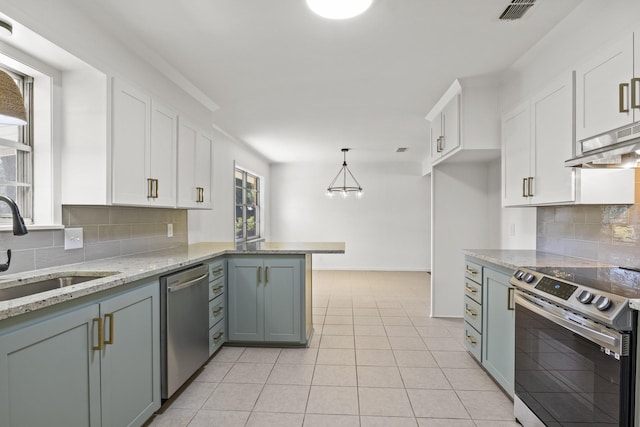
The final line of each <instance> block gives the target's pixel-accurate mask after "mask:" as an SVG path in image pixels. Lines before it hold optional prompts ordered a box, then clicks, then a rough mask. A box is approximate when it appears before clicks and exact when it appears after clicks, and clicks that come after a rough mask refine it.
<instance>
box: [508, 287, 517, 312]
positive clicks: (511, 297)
mask: <svg viewBox="0 0 640 427" xmlns="http://www.w3.org/2000/svg"><path fill="white" fill-rule="evenodd" d="M514 296H515V288H507V310H515V309H516V302H515V298H514Z"/></svg>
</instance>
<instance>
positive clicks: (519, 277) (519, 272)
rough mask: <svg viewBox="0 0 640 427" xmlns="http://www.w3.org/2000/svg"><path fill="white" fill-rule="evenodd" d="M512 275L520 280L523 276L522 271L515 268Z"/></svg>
mask: <svg viewBox="0 0 640 427" xmlns="http://www.w3.org/2000/svg"><path fill="white" fill-rule="evenodd" d="M513 277H515V278H516V279H518V280H522V277H524V271H522V270H516V272H515V273H514V274H513Z"/></svg>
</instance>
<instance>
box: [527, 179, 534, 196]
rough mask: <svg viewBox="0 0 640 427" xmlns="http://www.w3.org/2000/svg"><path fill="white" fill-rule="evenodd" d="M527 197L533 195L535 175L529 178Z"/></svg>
mask: <svg viewBox="0 0 640 427" xmlns="http://www.w3.org/2000/svg"><path fill="white" fill-rule="evenodd" d="M527 197H533V177H532V176H530V177H529V178H527Z"/></svg>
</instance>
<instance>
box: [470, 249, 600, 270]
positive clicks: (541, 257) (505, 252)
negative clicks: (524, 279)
mask: <svg viewBox="0 0 640 427" xmlns="http://www.w3.org/2000/svg"><path fill="white" fill-rule="evenodd" d="M463 252H464V254H465V255H469V256H472V257H474V258H477V259H481V260H484V261H487V262H490V263H492V264H497V265H501V266H503V267H506V268H511V269H513V270H515V269H516V268H518V267H561V268H562V267H564V268H567V267H597V266H604V265H605V264H602V263H598V262H597V261H591V260H588V259H582V258H573V257H568V256H564V255H558V254H552V253H549V252H540V251H536V250H509V249H465V250H464V251H463ZM606 266H609V264H606Z"/></svg>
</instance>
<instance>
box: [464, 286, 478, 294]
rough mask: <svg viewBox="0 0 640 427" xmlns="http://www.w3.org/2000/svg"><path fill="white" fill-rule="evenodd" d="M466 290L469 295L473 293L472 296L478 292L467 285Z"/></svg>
mask: <svg viewBox="0 0 640 427" xmlns="http://www.w3.org/2000/svg"><path fill="white" fill-rule="evenodd" d="M464 290H465V291H467V292H469V293H472V294H475V293H476V292H477V291H476V290H475V289H473V288H472V287H471V286H467V285H465V286H464Z"/></svg>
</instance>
